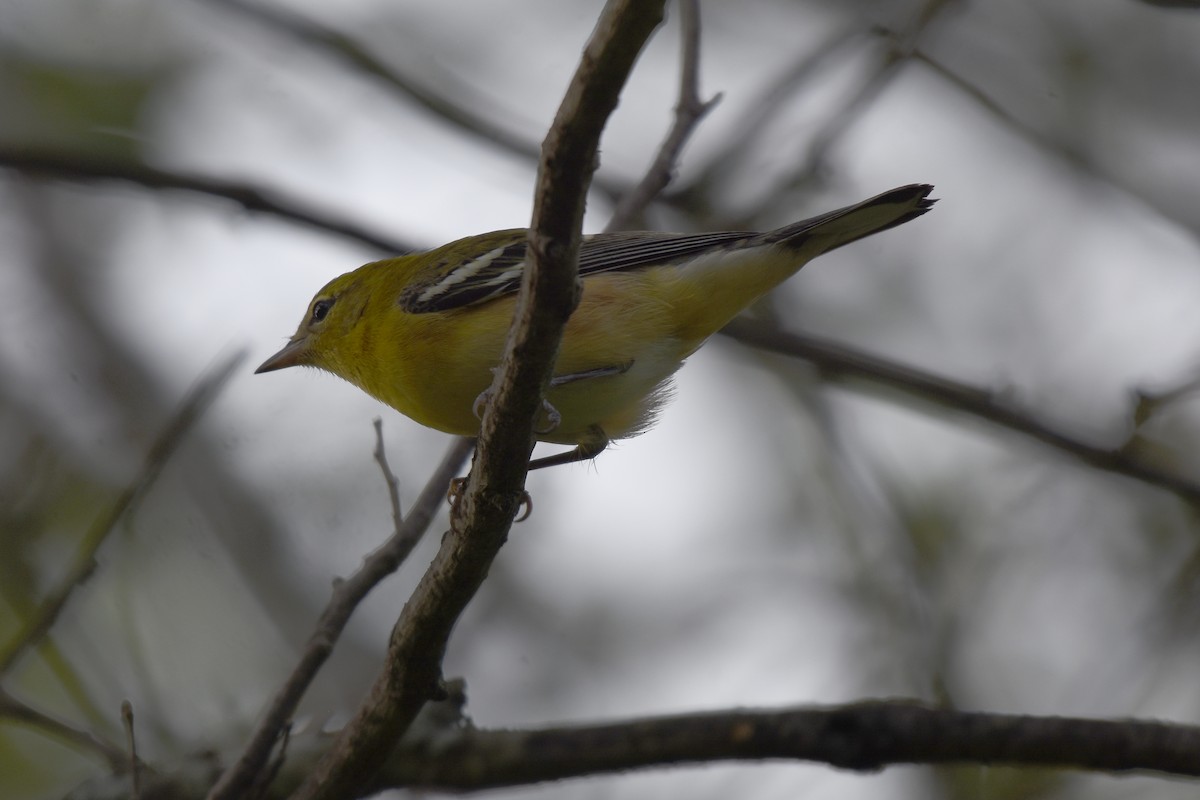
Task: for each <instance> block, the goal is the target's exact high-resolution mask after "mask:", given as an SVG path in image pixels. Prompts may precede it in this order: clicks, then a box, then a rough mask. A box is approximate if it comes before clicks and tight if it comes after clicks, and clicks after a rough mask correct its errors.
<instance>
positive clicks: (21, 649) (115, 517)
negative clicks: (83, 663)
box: [0, 352, 246, 678]
mask: <svg viewBox="0 0 1200 800" xmlns="http://www.w3.org/2000/svg"><path fill="white" fill-rule="evenodd" d="M245 358H246V354H245V353H244V352H239V353H236V354H234V355H233V356H231V357H229V358H227V359H226V360H225V362H224V363H222V364H220V365H218V366H217V367H216V368H214V369H212V370H211V371H210V372H209V373H208V374H207V375H205V376H204V377H202V378H201V379H200V381H199V382H198V383H197V384H196V386H195V388H193V389H192V391H191V392H190V393H189V395H188V396H187V397H186V398H185V399H184V401H183V403H182V404H181V405H180V407H179V410H178V411H177V412H176V413H175V416H174V417H173V418H172V419H171V420H170V422H169V423H168V424H167V427H166V428H164V429H163V431H162V432H161V433H160V434H159V435H158V438H156V439H155V440H154V442H153V444H151V446H150V449H149V450H148V451H147V453H146V460H145V463H144V464H143V465H142V470H141V472H140V473H138V475H137V477H136V478H134V480H133V482H132V483H131V484H129V486H127V487H126V488H125V490H124V491H122V492H121V493H120V494H119V495H118V496H117V498H116V499H115V500H114V501H113V503H112V505H110V506H109V507H108V508H107V509H105V510H104V511H103V512H102V513H101V514H100V515H99V516H98V517H96V519H95V520H94V521H93V522H92V526H91V528H90V529H89V530H88V532H87V534H86V535H85V536H84V537H83V541H82V542H81V543H80V546H79V550H78V552H76V553H75V559H74V562H73V563H72V564H71V567H70V569H69V570H68V571H67V574H66V575H64V576H63V578H62V580H61V581H60V582H59V584H58V586H57V587H55V589H54V590H53V591H51V592H50V593H49V594H48V595H47V597H46V599H45V600H44V601H43V602H42V604H41V605H40V606H39V607H38V608H37V609H36V611H34V613H33V614H32V615H31V616H30V617H29V618H28V619H26V620H25V622H24V625H22V627H21V630H20V631H18V632H17V634H16V636H14V637H13V638H12V639H11V640H10V641H9V642H8V644H7V645H5V646H4V648H3V649H0V678H3V677H4V676H5V675H7V674H8V673H9V671H10V670H12V668H13V666H14V665H15V664H16V663H17V661H19V660H20V658H21V656H23V655H24V654H25V653H26V652H28V651H29V650H30V649H32V648H33V647H35V646H37V644H38V643H39V642H41V641H42V639H43V638H44V637H45V635H46V634H47V633H48V632H49V631H50V629H51V628H52V627H53V626H54V623H55V622H56V621H57V620H58V617H59V615H60V614H61V613H62V611H63V609H64V608H66V605H67V602H68V601H69V600H70V599H71V596H72V595H73V594H74V592H75V589H76V588H78V587H79V586H81V585H82V584H83V583H84V582H85V581H86V580H87V579H88V578H90V577H91V575H92V573H93V572H94V571H95V569H96V553H97V551H99V549H100V546H101V545H103V544H104V541H105V540H106V539H107V538H108V536H109V534H111V533H112V532H113V531H114V530H115V529H116V527H117V523H119V522H120V521H121V520H122V519H123V518H124V517H125V516H126V515H127V514H130V513H132V511H133V510H134V508H136V506H137V504H138V503H139V502H140V501H141V499H142V498H143V497H145V495H146V493H147V492H148V491H149V490H150V487H152V486H153V485H154V482H155V481H156V480H157V479H158V476H159V474H160V473H161V472H162V468H163V466H164V465H165V464H166V463H167V461H168V460H169V459H170V458H171V456H172V455H173V454H174V453H175V450H176V448H177V447H178V446H179V443H180V442H181V441H182V440H183V438H184V436H185V435H186V434H187V433H188V431H190V430H191V429H192V427H193V426H194V425H195V424H196V421H197V420H199V419H200V417H201V416H202V415H203V414H204V412H205V411H207V410H208V407H209V406H210V405H212V402H213V401H214V400H215V399H216V398H217V395H218V394H220V392H221V390H222V389H223V388H225V384H226V383H228V381H229V379H230V377H232V376H233V372H234V370H235V369H237V367H238V366H239V365H241V363H242V362H243V361H244V360H245Z"/></svg>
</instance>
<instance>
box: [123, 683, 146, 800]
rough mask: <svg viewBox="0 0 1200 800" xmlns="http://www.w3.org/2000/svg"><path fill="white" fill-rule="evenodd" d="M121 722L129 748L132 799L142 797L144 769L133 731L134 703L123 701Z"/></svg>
mask: <svg viewBox="0 0 1200 800" xmlns="http://www.w3.org/2000/svg"><path fill="white" fill-rule="evenodd" d="M121 724H122V726H124V728H125V745H126V747H128V749H129V781H130V788H131V800H141V798H142V769H141V762H140V760H139V759H138V754H137V737H136V736H134V731H133V703H131V702H129V701H128V700H122V701H121Z"/></svg>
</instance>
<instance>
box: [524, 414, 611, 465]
mask: <svg viewBox="0 0 1200 800" xmlns="http://www.w3.org/2000/svg"><path fill="white" fill-rule="evenodd" d="M588 433H589V434H591V438H589V439H588V440H587V441H586V442H580V443H579V444H578V445H576V447H575V449H573V450H568V451H567V452H565V453H555V454H554V455H552V456H543V457H542V458H535V459H533V460H531V461H530V462H529V469H530V470H535V469H544V468H545V467H557V466H559V465H560V464H575V463H578V462H580V461H591V460H592V459H593V458H595V457H596V456H598V455H600V454H601V453H603V452H604V448H606V447H608V441H609V440H608V435H607V434H605V433H604V431H603V430H602V429H601V428H600V426H599V425H593V426H592V427H591V428H589V429H588Z"/></svg>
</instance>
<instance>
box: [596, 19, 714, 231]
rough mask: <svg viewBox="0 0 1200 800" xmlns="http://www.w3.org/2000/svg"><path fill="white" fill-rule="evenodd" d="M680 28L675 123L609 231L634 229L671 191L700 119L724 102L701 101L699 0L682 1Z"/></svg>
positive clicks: (712, 99) (620, 206)
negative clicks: (657, 199) (657, 200)
mask: <svg viewBox="0 0 1200 800" xmlns="http://www.w3.org/2000/svg"><path fill="white" fill-rule="evenodd" d="M679 26H680V38H681V46H680V67H679V101H678V102H677V103H676V105H675V121H674V122H673V123H672V125H671V130H670V132H668V133H667V138H666V139H664V140H663V143H662V145H661V146H660V147H659V149H658V155H657V156H656V157H655V159H654V163H652V164H651V165H650V169H649V170H647V171H646V174H645V176H643V178H642V180H641V181H640V182H639V183H638V185H637V186H635V187H634V188H633V191H631V192H629V193H628V194H627V195H625V196H624V197H622V198H621V202H619V203H618V204H617V208H616V210H615V211H613V215H612V218H611V219H610V220H609V221H608V225H607V226H606V228H605V229H606V230H609V231H621V230H626V229H627V228H629V227H631V226H632V225H633V223H634V222H635V221H636V220H637V219H638V217H640V216H641V215H642V214H643V213H644V212H645V210H646V207H647V206H649V205H650V202H651V201H652V200H654V198H655V197H658V195H659V194H660V193H661V192H662V190H663V189H665V188H667V185H668V184H670V182H671V181H672V179H673V178H674V177H675V171H676V169H677V164H678V162H679V155H680V153H681V152H682V151H683V146H684V145H685V144H686V143H687V140H688V139H689V138H691V135H692V132H693V131H694V130H695V129H696V126H697V125H698V124H699V123H700V120H702V119H703V118H704V117H705V116H706V115H707V114H708V112H710V111H712V110H713V108H714V107H716V105H717V103H719V102H720V101H721V95H720V94H719V93H718V94H716V95H714V96H713V97H712V98H711V99H709V100H701V99H700V2H699V0H680V2H679Z"/></svg>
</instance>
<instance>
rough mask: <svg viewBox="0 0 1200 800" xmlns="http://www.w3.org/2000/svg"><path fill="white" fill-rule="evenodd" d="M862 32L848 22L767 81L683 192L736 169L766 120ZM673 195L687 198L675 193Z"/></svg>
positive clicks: (716, 181)
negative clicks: (735, 125) (723, 142)
mask: <svg viewBox="0 0 1200 800" xmlns="http://www.w3.org/2000/svg"><path fill="white" fill-rule="evenodd" d="M863 35H864V34H863V32H862V31H861V29H860V26H859V25H857V24H856V25H853V26H847V27H845V28H843V29H842V30H840V31H838V32H837V33H834V34H833V35H831V36H830V37H829V38H827V39H825V40H824V41H822V42H821V43H820V44H819V45H817V47H816V48H815V49H813V50H812V51H810V52H807V53H803V54H801V55H800V56H799V57H798V58H797V59H796V61H795V62H794V63H793V64H792V65H791V66H789V67H788V68H787V69H785V70H784V71H783V72H781V73H780V74H779V76H778V77H776V78H775V79H774V80H772V81H771V82H770V83H768V84H767V85H766V87H765V88H764V89H763V90H762V91H761V92H760V93H759V96H758V97H756V98H755V99H754V100H752V101H751V102H750V103H748V104H747V105H748V108H749V110H748V111H745V112H742V113H739V114H738V119H737V127H736V128H735V129H734V130H733V131H732V132H730V134H729V135H728V137H727V139H726V141H725V144H724V145H723V146H721V147H720V148H718V149H717V150H716V152H714V153H710V154H709V158H708V161H707V163H706V164H704V165H703V166H701V167H700V168H699V169H698V170H696V171H695V175H696V177H695V180H694V181H692V182H691V183H690V184H689V188H688V189H687V190H685V192H684V194H690V193H692V192H694V191H695V190H696V188H698V187H699V188H703V187H711V186H714V185H716V184H719V183H721V182H722V181H723V180H724V179H725V177H726V176H728V175H733V174H737V173H739V172H740V171H741V170H742V169H744V162H745V161H746V157H747V155H748V154H749V153H751V152H753V148H752V147H751V145H752V143H754V142H755V141H756V140H757V139H758V138H759V137H761V136H762V134H763V131H764V130H766V128H767V126H768V124H769V123H770V122H771V120H772V119H774V118H775V117H776V116H778V115H779V113H780V112H781V111H783V110H784V109H786V108H787V107H788V106H787V99H788V98H789V97H790V96H792V95H795V94H797V93H799V92H800V90H801V89H802V88H804V86H805V85H806V84H807V83H808V82H809V81H811V80H815V79H817V78H818V77H820V75H821V74H822V73H821V71H820V70H821V68H822V67H823V66H824V65H825V63H826V62H827V61H828V60H829V59H831V58H833V57H834V56H835V55H837V54H839V53H840V52H842V50H844V49H846V48H847V47H848V45H850V44H851V43H853V42H855V41H856V40H858V39H859V38H860V37H862V36H863ZM676 199H683V200H686V198H683V197H680V196H679V195H676Z"/></svg>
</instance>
